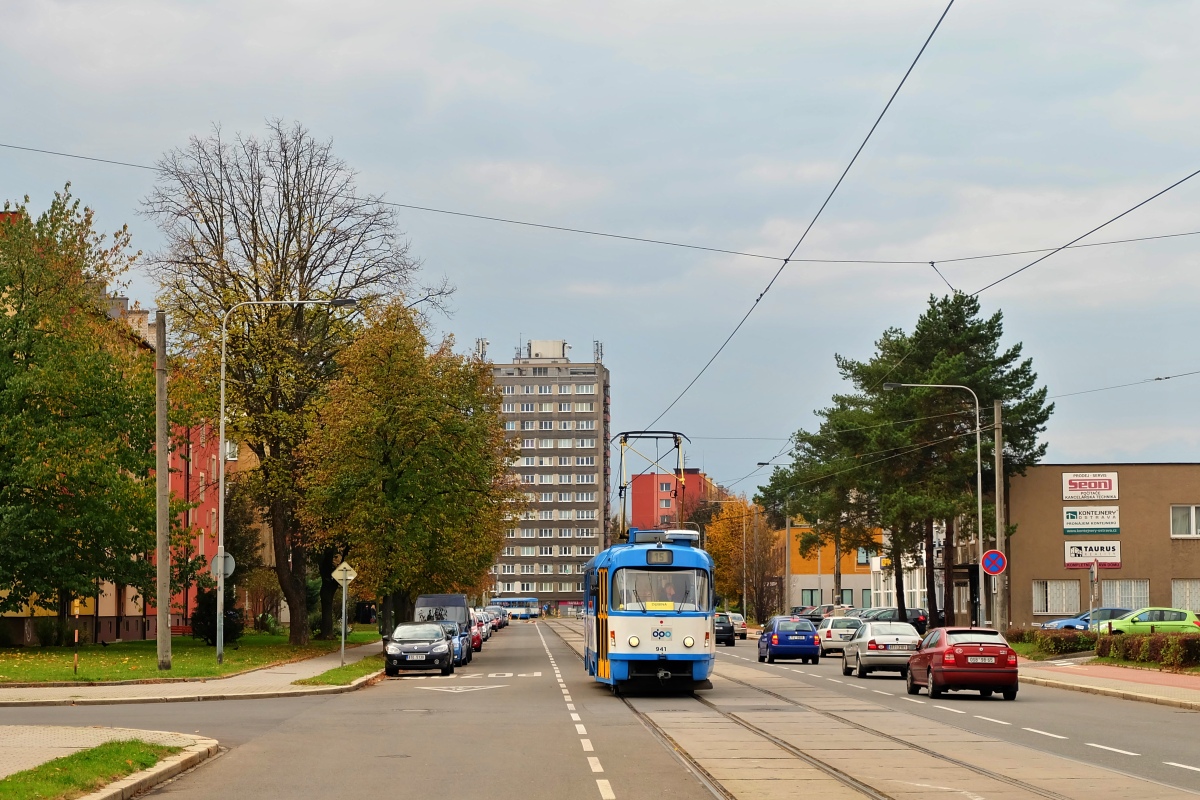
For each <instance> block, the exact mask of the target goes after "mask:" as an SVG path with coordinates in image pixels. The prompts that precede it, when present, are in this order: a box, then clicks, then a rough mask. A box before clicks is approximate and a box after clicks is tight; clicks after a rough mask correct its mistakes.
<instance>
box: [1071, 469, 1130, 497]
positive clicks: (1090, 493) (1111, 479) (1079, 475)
mask: <svg viewBox="0 0 1200 800" xmlns="http://www.w3.org/2000/svg"><path fill="white" fill-rule="evenodd" d="M1062 478H1063V500H1116V499H1117V473H1115V472H1064V473H1063V476H1062Z"/></svg>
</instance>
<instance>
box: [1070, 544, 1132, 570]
mask: <svg viewBox="0 0 1200 800" xmlns="http://www.w3.org/2000/svg"><path fill="white" fill-rule="evenodd" d="M1063 547H1064V549H1065V551H1066V553H1065V558H1064V562H1065V563H1064V564H1063V566H1065V567H1066V568H1067V569H1091V567H1092V562H1093V561H1094V562H1096V565H1097V566H1098V567H1099V568H1100V569H1120V568H1121V543H1120V542H1114V541H1108V542H1105V541H1097V542H1064V543H1063Z"/></svg>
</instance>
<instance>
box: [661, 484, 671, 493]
mask: <svg viewBox="0 0 1200 800" xmlns="http://www.w3.org/2000/svg"><path fill="white" fill-rule="evenodd" d="M658 490H659V491H660V492H669V491H671V484H669V483H665V482H664V483H660V484H659V485H658Z"/></svg>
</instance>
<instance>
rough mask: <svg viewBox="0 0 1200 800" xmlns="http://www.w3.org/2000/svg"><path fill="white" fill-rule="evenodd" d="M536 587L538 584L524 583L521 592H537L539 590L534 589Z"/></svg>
mask: <svg viewBox="0 0 1200 800" xmlns="http://www.w3.org/2000/svg"><path fill="white" fill-rule="evenodd" d="M534 586H537V584H536V583H522V584H521V591H522V592H536V591H537V589H535V588H533V587H534Z"/></svg>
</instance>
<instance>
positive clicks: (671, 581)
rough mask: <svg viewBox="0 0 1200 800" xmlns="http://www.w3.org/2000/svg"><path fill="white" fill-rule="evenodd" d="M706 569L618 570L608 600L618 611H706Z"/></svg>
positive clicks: (707, 595) (709, 597) (707, 585)
mask: <svg viewBox="0 0 1200 800" xmlns="http://www.w3.org/2000/svg"><path fill="white" fill-rule="evenodd" d="M711 596H712V595H711V592H710V591H709V584H708V573H707V572H705V571H704V570H702V569H653V570H651V569H635V568H630V567H626V568H624V569H619V570H617V572H616V574H615V575H614V577H613V590H612V597H611V599H610V603H611V604H612V607H613V609H614V610H617V611H709V610H711V608H712V604H711V602H710V600H711Z"/></svg>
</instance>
